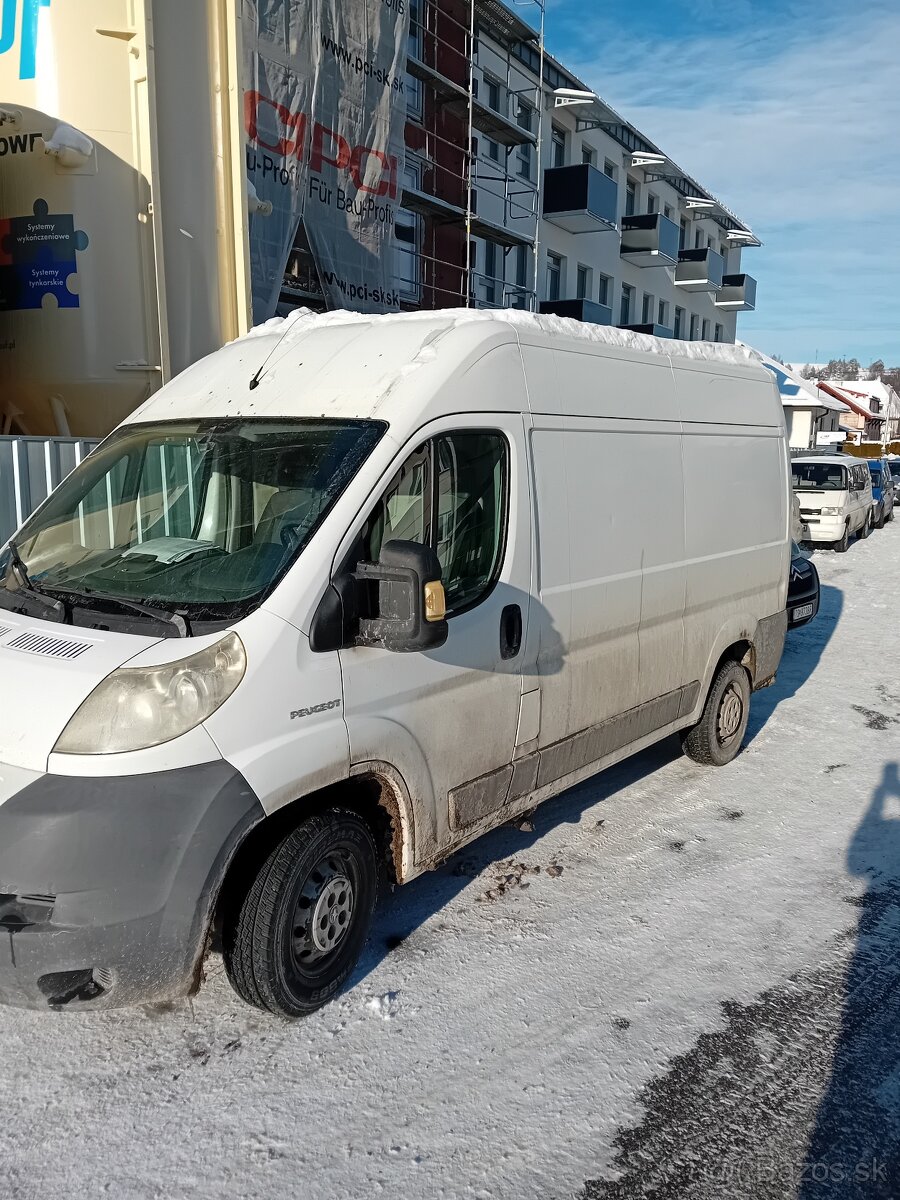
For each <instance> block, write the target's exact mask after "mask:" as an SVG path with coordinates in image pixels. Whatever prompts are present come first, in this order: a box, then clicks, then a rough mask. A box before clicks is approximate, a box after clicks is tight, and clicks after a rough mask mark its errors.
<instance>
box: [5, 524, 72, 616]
mask: <svg viewBox="0 0 900 1200" xmlns="http://www.w3.org/2000/svg"><path fill="white" fill-rule="evenodd" d="M6 548H7V550H8V551H9V562H10V566H11V567H12V569H13V573H14V575H15V577H16V582H17V583H18V585H19V590H20V591H23V592H25V593H26V595H28V596H31V597H33V598H34V599H35V600H37V601H38V603H39V604H43V606H44V607H45V608H47V609H49V610H50V611H51V612H52V613H54V614H55V615H56V619H57V620H58V621H59V622H60V623H61V624H64V623H65V620H66V606H65V605H64V604H63V602H62V601H61V600H56V599H55V598H54V597H53V596H48V595H46V594H45V593H44V592H43V591H42V590H41V588H39V587H38V586H37V584H36V583H35V582H34V581H33V580H32V578H31V576H30V575H29V574H28V568H27V567H26V565H25V561H24V559H23V558H22V555H21V554H20V553H19V547H18V546H17V545H16V543H15V542H14V541H13V539H12V538H10V539H9V541H8V542H7V543H6Z"/></svg>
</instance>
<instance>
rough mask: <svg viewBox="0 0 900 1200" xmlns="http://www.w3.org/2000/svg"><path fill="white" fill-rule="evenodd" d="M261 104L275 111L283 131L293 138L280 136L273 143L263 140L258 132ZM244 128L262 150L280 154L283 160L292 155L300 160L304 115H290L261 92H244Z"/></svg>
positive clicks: (304, 125)
mask: <svg viewBox="0 0 900 1200" xmlns="http://www.w3.org/2000/svg"><path fill="white" fill-rule="evenodd" d="M261 104H267V105H268V106H269V107H270V108H271V109H273V110H274V111H275V114H276V116H277V117H278V119H279V121H280V122H281V124H282V125H283V126H284V128H285V130H287V131H288V132H290V133H293V134H294V137H293V138H288V137H284V136H282V137H281V139H280V140H279V141H277V142H274V143H273V142H267V141H266V140H265V138H264V137H263V136H262V135H261V133H260V131H259V108H260V105H261ZM244 127H245V129H246V131H247V136H248V137H249V138H250V139H251V140H252V141H254V142H256V144H257V145H258V146H262V148H263V149H264V150H271V151H272V153H273V154H281V155H283V156H284V157H285V158H288V157H289V156H290V155H292V154H293V155H295V156H296V157H297V158H302V156H303V149H304V146H305V144H306V114H305V113H292V112H291V111H290V109H288V108H285V106H284V105H283V104H279V103H278V101H277V100H271V99H270V98H269V97H268V96H263V95H262V93H261V92H246V93H245V94H244Z"/></svg>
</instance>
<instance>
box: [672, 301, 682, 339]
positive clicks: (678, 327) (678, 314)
mask: <svg viewBox="0 0 900 1200" xmlns="http://www.w3.org/2000/svg"><path fill="white" fill-rule="evenodd" d="M672 332H673V333H674V334H675V336H676V337H677V338H680V337H684V309H683V308H679V307H678V306H677V305H676V306H675V326H674V328H673V331H672Z"/></svg>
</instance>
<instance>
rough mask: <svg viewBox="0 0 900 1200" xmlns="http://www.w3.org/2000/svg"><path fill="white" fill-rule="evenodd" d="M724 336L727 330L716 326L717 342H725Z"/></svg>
mask: <svg viewBox="0 0 900 1200" xmlns="http://www.w3.org/2000/svg"><path fill="white" fill-rule="evenodd" d="M724 334H725V330H724V329H723V328H722V326H721V325H718V324H717V325H716V341H717V342H721V341H722V340H723V337H724Z"/></svg>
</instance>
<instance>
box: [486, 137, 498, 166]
mask: <svg viewBox="0 0 900 1200" xmlns="http://www.w3.org/2000/svg"><path fill="white" fill-rule="evenodd" d="M484 152H485V154H486V155H487V157H488V158H489V159H490V160H491V162H499V161H500V145H499V143H498V142H494V141H492V140H491V139H490V138H489V137H486V138H485V139H484Z"/></svg>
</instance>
